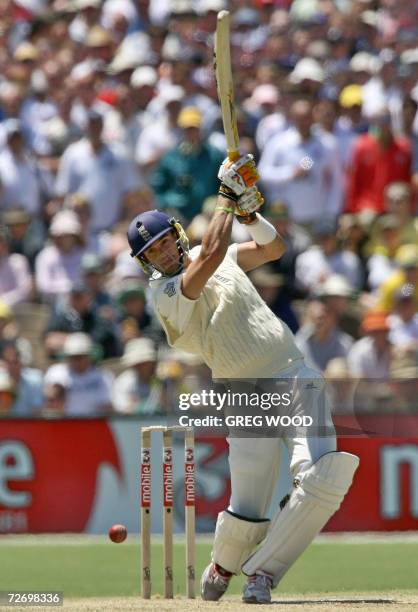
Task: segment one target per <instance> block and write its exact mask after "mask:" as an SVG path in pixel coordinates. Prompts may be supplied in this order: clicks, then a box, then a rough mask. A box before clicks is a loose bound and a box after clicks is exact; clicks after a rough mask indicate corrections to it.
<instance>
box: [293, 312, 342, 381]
mask: <svg viewBox="0 0 418 612" xmlns="http://www.w3.org/2000/svg"><path fill="white" fill-rule="evenodd" d="M352 344H353V339H352V338H351V337H350V336H349V335H348V334H345V333H344V332H342V331H341V330H340V329H339V328H338V326H337V317H336V316H335V313H334V312H333V311H332V310H331V309H330V308H329V307H328V306H327V305H326V304H324V303H323V302H319V301H316V300H315V301H313V302H311V303H310V304H309V306H308V308H307V322H306V323H305V324H304V325H303V327H302V328H301V329H300V330H299V331H298V333H297V334H296V345H297V347H298V348H299V349H300V350H301V351H302V353H303V355H304V357H305V359H306V362H307V363H309V364H310V365H311V367H315V368H316V369H319V370H321V371H322V372H323V371H324V370H325V368H326V367H327V364H328V362H329V361H330V360H331V359H335V358H336V357H343V358H346V357H347V355H348V352H349V350H350V348H351V346H352Z"/></svg>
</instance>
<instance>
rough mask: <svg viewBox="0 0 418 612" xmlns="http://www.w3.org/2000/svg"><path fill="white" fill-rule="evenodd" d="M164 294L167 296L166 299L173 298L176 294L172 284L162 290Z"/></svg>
mask: <svg viewBox="0 0 418 612" xmlns="http://www.w3.org/2000/svg"><path fill="white" fill-rule="evenodd" d="M164 293H165V294H166V295H168V297H173V295H175V294H176V286H175V283H174V282H170V283H167V284H166V286H165V289H164Z"/></svg>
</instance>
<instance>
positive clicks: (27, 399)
mask: <svg viewBox="0 0 418 612" xmlns="http://www.w3.org/2000/svg"><path fill="white" fill-rule="evenodd" d="M0 358H1V360H2V361H3V363H4V365H5V367H6V368H7V371H8V373H9V376H10V378H11V380H12V381H13V388H14V393H15V397H14V401H13V405H12V406H11V413H12V414H13V416H39V414H40V411H41V408H42V405H43V394H42V387H43V373H42V372H41V371H40V370H36V369H34V368H28V367H25V366H24V365H23V363H22V355H21V354H20V351H19V349H18V347H17V346H16V345H13V344H6V345H4V346H3V348H2V350H1V354H0Z"/></svg>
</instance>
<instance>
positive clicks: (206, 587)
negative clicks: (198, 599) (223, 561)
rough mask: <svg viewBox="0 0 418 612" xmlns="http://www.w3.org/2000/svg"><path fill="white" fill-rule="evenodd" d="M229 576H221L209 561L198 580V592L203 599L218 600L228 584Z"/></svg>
mask: <svg viewBox="0 0 418 612" xmlns="http://www.w3.org/2000/svg"><path fill="white" fill-rule="evenodd" d="M231 578H232V574H231V576H222V575H221V574H220V573H219V572H218V570H217V569H216V565H215V564H214V563H210V564H209V565H208V566H207V568H206V569H205V571H204V572H203V574H202V578H201V580H200V594H201V595H202V599H204V600H205V601H218V599H220V598H221V597H222V595H223V594H224V593H225V591H226V590H227V588H228V586H229V581H230V580H231Z"/></svg>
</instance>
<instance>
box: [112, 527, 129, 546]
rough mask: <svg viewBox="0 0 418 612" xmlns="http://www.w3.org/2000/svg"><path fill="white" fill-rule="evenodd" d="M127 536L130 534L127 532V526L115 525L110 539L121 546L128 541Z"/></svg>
mask: <svg viewBox="0 0 418 612" xmlns="http://www.w3.org/2000/svg"><path fill="white" fill-rule="evenodd" d="M127 535H128V532H127V531H126V527H125V525H113V526H112V527H111V528H110V529H109V538H110V539H111V540H112V542H115V543H116V544H120V543H121V542H123V541H124V540H126V536H127Z"/></svg>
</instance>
